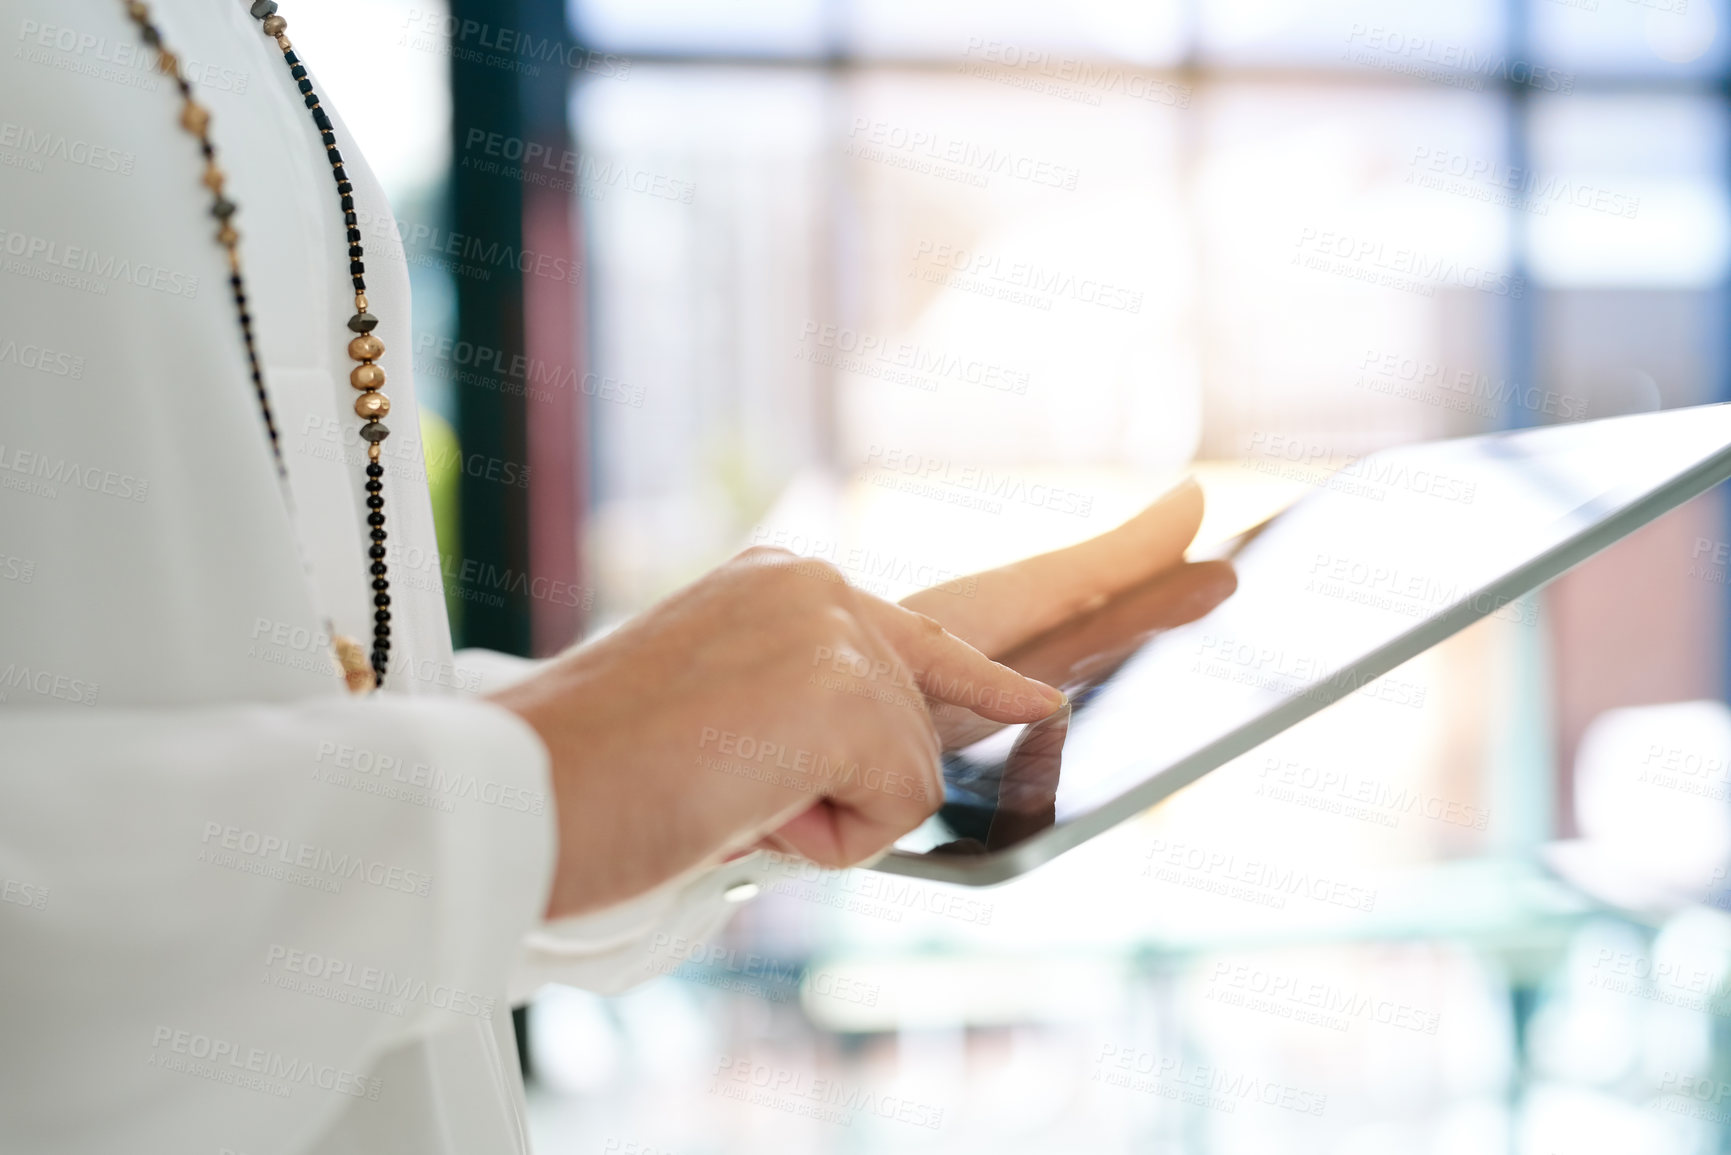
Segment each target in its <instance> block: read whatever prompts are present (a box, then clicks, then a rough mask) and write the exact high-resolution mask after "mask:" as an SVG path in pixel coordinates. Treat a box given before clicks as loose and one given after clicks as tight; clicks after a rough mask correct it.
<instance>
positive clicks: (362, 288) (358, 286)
mask: <svg viewBox="0 0 1731 1155" xmlns="http://www.w3.org/2000/svg"><path fill="white" fill-rule="evenodd" d="M354 281H355V292H357V293H364V292H366V291H367V283H366V282H365V281H363V280H362V279H361V278H360V277H358V276H357V277H355V278H354Z"/></svg>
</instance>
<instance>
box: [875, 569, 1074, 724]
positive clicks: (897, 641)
mask: <svg viewBox="0 0 1731 1155" xmlns="http://www.w3.org/2000/svg"><path fill="white" fill-rule="evenodd" d="M861 600H862V602H864V603H865V606H864V609H865V615H866V617H867V619H868V620H869V621H870V622H871V624H872V625H873V626H874V627H876V629H877V630H878V632H879V633H880V634H881V635H882V636H883V638H884V640H885V641H887V642H888V643H889V645H890V647H891V648H892V649H893V650H894V651H895V652H896V654H897V655H898V656H900V658H901V659H902V661H903V662H904V663H906V664H907V666H908V667H909V669H910V670H911V671H912V673H913V677H914V683H915V685H917V686H919V688H920V691H921V692H922V693H924V694H925V696H926V697H928V698H931V699H933V700H935V701H939V702H948V703H950V704H951V705H955V706H965V707H966V708H967V709H969V710H972V711H973V712H974V713H976V714H978V715H980V716H981V717H983V718H990V719H991V720H992V721H994V722H1033V721H1037V720H1038V719H1040V718H1044V717H1045V716H1046V715H1048V714H1050V713H1051V712H1052V711H1053V710H1056V709H1057V708H1058V707H1060V706H1062V705H1063V704H1064V702H1065V700H1066V699H1065V697H1064V694H1063V692H1062V691H1060V690H1057V689H1054V688H1053V687H1051V686H1048V685H1046V683H1044V682H1041V681H1038V680H1036V679H1034V678H1030V677H1028V676H1027V675H1026V674H1020V673H1017V672H1016V671H1015V670H1012V669H1011V668H1010V667H1008V666H1005V665H1002V664H1000V663H998V662H994V661H992V659H990V658H988V657H986V655H984V654H982V653H980V651H978V650H976V649H974V647H972V646H970V645H968V643H966V642H964V641H962V640H961V639H960V638H958V637H956V636H955V635H954V634H952V633H950V632H949V631H948V630H946V629H945V628H944V627H943V625H942V624H941V623H940V622H938V621H937V620H936V619H935V618H929V617H927V616H926V615H924V614H921V613H916V612H914V611H913V610H910V609H907V608H905V607H903V606H898V605H893V604H891V603H890V602H886V601H881V600H879V599H877V598H874V597H872V596H871V595H869V594H864V595H861Z"/></svg>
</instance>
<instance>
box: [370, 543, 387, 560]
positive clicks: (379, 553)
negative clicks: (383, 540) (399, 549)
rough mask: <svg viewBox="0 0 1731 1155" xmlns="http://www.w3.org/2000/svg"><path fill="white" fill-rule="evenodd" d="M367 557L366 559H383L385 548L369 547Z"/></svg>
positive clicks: (378, 546) (380, 546)
mask: <svg viewBox="0 0 1731 1155" xmlns="http://www.w3.org/2000/svg"><path fill="white" fill-rule="evenodd" d="M367 556H368V557H384V556H385V547H384V546H382V545H369V546H368V547H367Z"/></svg>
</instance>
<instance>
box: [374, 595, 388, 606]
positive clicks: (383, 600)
mask: <svg viewBox="0 0 1731 1155" xmlns="http://www.w3.org/2000/svg"><path fill="white" fill-rule="evenodd" d="M373 604H374V605H375V606H388V605H390V604H391V595H390V594H374V595H373Z"/></svg>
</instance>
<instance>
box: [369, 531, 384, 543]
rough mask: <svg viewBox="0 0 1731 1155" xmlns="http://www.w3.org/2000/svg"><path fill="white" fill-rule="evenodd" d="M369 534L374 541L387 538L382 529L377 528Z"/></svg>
mask: <svg viewBox="0 0 1731 1155" xmlns="http://www.w3.org/2000/svg"><path fill="white" fill-rule="evenodd" d="M367 536H368V537H370V538H372V539H373V540H374V541H384V540H385V531H384V530H382V529H375V530H373V531H372V532H370V533H369V534H368V535H367Z"/></svg>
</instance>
